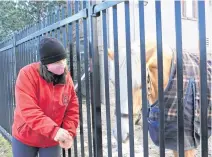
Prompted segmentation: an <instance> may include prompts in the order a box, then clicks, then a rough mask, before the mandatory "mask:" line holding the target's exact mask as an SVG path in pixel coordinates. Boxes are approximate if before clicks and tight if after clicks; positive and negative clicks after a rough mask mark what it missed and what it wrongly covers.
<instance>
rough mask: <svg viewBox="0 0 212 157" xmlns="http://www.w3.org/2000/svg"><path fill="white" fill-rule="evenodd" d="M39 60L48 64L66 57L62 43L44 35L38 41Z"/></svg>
mask: <svg viewBox="0 0 212 157" xmlns="http://www.w3.org/2000/svg"><path fill="white" fill-rule="evenodd" d="M39 54H40V61H41V63H42V64H44V65H46V64H50V63H54V62H57V61H60V60H62V59H65V58H67V53H66V51H65V48H64V46H63V45H62V43H61V42H60V41H59V40H57V39H56V38H50V37H44V38H43V39H42V40H41V41H40V43H39Z"/></svg>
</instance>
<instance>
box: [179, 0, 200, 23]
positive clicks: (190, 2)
mask: <svg viewBox="0 0 212 157" xmlns="http://www.w3.org/2000/svg"><path fill="white" fill-rule="evenodd" d="M181 5H182V17H183V18H186V19H197V16H198V15H197V14H198V11H197V9H198V8H197V1H196V0H182V1H181Z"/></svg>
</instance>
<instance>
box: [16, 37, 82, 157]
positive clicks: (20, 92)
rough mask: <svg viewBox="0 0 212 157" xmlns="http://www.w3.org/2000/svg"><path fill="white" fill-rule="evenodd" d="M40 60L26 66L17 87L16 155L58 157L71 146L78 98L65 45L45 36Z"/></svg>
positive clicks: (41, 45) (74, 132) (76, 117)
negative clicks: (69, 70)
mask: <svg viewBox="0 0 212 157" xmlns="http://www.w3.org/2000/svg"><path fill="white" fill-rule="evenodd" d="M39 54H40V62H36V63H32V64H29V65H27V66H25V67H23V68H22V69H21V70H20V72H19V74H18V77H17V81H16V86H15V100H16V109H15V112H14V123H13V127H12V136H13V138H12V150H13V157H36V156H37V154H39V156H40V157H59V156H60V154H61V148H60V147H62V148H65V149H68V148H70V147H71V146H72V141H73V138H74V137H75V136H76V129H77V127H78V121H79V110H78V99H77V96H76V93H75V90H74V84H73V81H72V78H71V76H70V74H69V72H68V68H67V64H66V58H67V54H66V52H65V48H64V47H63V46H62V44H61V43H60V42H59V41H58V40H57V39H54V38H48V37H45V38H43V39H42V40H41V42H40V44H39Z"/></svg>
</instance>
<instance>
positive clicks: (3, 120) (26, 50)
mask: <svg viewBox="0 0 212 157" xmlns="http://www.w3.org/2000/svg"><path fill="white" fill-rule="evenodd" d="M144 3H145V2H144V1H139V3H138V8H139V18H138V19H137V20H138V21H139V31H140V32H139V33H140V34H139V35H140V41H139V42H140V50H139V51H140V61H141V65H140V69H141V78H140V81H141V84H142V98H141V99H142V104H143V107H142V115H143V116H142V119H143V132H141V134H142V135H143V139H142V140H143V152H142V153H143V156H145V157H148V156H149V153H150V152H149V141H148V140H149V139H148V120H147V117H148V108H149V107H148V100H147V95H148V93H147V85H146V81H147V80H146V72H147V71H146V47H145V42H146V37H145V22H144V21H145V20H144V17H145V14H144ZM119 4H124V20H125V32H124V33H125V35H126V39H125V44H126V52H125V53H126V58H127V60H126V70H127V76H126V77H127V87H126V89H127V97H128V104H133V84H132V63H131V34H130V21H131V17H130V5H129V1H124V0H123V1H122V0H120V1H104V2H99V3H95V2H93V1H92V2H90V1H74V2H72V1H67V6H63V7H61V8H60V10H58V11H57V12H56V13H51V14H49V15H48V16H47V18H46V19H45V20H44V21H40V22H39V23H36V24H34V25H32V26H29V27H26V28H24V29H23V30H21V31H20V32H18V33H15V34H14V35H13V36H11V38H10V39H8V40H5V41H3V42H1V43H0V69H1V71H2V74H1V75H0V80H1V81H0V126H1V127H0V131H1V132H2V133H3V135H4V136H5V137H7V138H8V139H9V140H11V136H10V135H11V133H12V132H11V127H12V123H13V111H14V107H15V99H14V96H15V94H14V87H15V81H16V76H17V74H18V72H19V70H20V69H21V68H22V67H24V66H25V65H27V64H30V63H32V62H37V61H38V59H39V56H38V55H39V53H38V43H39V41H40V40H41V39H42V37H44V36H51V37H55V38H57V39H59V40H61V41H62V43H63V44H64V46H65V48H66V50H67V52H69V62H68V63H69V70H70V72H71V75H72V77H73V78H74V82H75V84H76V85H75V90H76V91H77V95H78V99H79V111H80V125H79V132H78V133H79V134H78V136H79V137H77V138H75V139H74V146H73V148H72V150H68V151H67V152H66V151H65V150H63V152H62V153H63V157H65V156H67V155H68V157H70V156H75V157H78V156H81V157H84V156H89V157H93V156H94V157H102V156H103V154H104V155H105V153H103V151H106V152H107V154H106V156H108V157H112V156H114V153H113V151H112V150H113V146H112V138H113V136H112V135H111V132H112V131H111V130H112V129H111V125H112V121H111V117H112V115H111V108H112V105H111V102H110V100H111V97H110V92H111V91H110V80H109V77H110V76H109V68H108V66H109V61H108V45H109V44H108V30H107V28H108V26H107V24H108V23H107V19H108V14H107V12H108V10H109V9H110V8H112V15H113V18H112V27H113V34H112V36H113V39H114V43H113V47H114V68H115V75H114V77H115V82H114V86H115V116H116V122H117V123H116V127H117V131H118V132H117V145H118V148H117V154H118V156H119V157H122V156H123V145H122V140H123V139H122V134H121V133H122V131H121V130H122V116H123V115H124V114H125V113H122V110H121V100H120V99H121V95H120V94H121V92H120V90H121V87H120V86H121V84H120V79H121V78H120V73H121V71H120V63H119V58H120V56H119V55H120V53H121V52H120V50H119V38H118V35H119V33H122V32H119V28H118V16H119V12H118V9H117V6H118V5H119ZM174 5H175V8H174V9H175V29H176V62H177V63H176V64H177V91H176V92H177V96H178V101H177V103H178V108H177V109H178V112H177V114H178V121H177V125H178V134H177V136H178V152H179V156H180V157H183V156H184V118H183V115H184V107H183V101H182V100H183V61H182V53H183V52H182V22H181V10H182V9H181V2H180V1H175V3H174ZM155 10H156V11H155V17H156V28H155V30H156V40H157V60H158V62H157V65H158V78H159V79H158V89H159V90H158V95H159V97H158V101H159V109H160V131H159V135H160V136H159V137H160V139H159V148H160V149H159V152H160V156H161V157H165V140H164V139H165V138H166V137H165V119H164V114H165V112H164V105H163V104H164V91H163V79H164V78H163V52H162V50H163V47H162V44H163V36H162V34H163V33H162V18H161V2H160V1H155ZM98 19H100V21H101V22H102V27H100V25H98V22H97V20H98ZM198 19H199V21H198V26H199V41H200V54H199V55H200V66H199V68H200V87H201V89H200V93H201V98H200V100H201V104H202V105H201V114H200V115H201V125H200V126H201V127H200V129H201V156H202V157H207V156H208V128H207V126H208V119H207V109H208V108H207V107H208V105H206V104H207V94H206V91H207V62H206V59H207V53H206V31H205V2H204V1H198ZM99 27H100V30H101V31H102V39H103V62H104V63H103V64H104V68H103V73H104V82H100V77H101V74H100V60H99V58H100V55H99V47H98V37H99V34H98V33H99V32H98V29H99ZM81 40H83V45H82V46H81V45H80V43H81ZM82 49H83V50H82ZM81 51H83V55H82V53H81ZM101 83H104V88H105V89H104V92H105V110H106V111H105V113H103V111H102V107H103V106H102V102H101V94H100V93H101V90H100V85H101ZM83 90H84V91H85V93H84V95H83V94H82V91H83ZM203 104H204V105H203ZM84 110H86V111H84ZM128 112H129V113H128V115H127V117H128V118H129V120H128V122H129V156H130V157H134V156H135V150H134V149H135V141H134V139H135V137H134V136H135V135H134V117H133V106H132V105H128ZM104 114H106V120H105V121H103V115H104ZM124 116H126V115H124ZM85 120H86V121H85ZM104 123H105V124H104ZM104 125H106V128H107V129H106V130H103V126H104ZM5 131H6V132H7V133H9V135H8V134H7V133H5ZM104 132H106V133H105V134H106V136H107V146H106V149H107V150H104V139H103V134H104Z"/></svg>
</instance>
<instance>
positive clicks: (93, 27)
mask: <svg viewBox="0 0 212 157" xmlns="http://www.w3.org/2000/svg"><path fill="white" fill-rule="evenodd" d="M93 4H94V5H95V3H93ZM93 7H94V6H93ZM90 9H94V8H90ZM90 11H91V12H90V13H91V15H90V35H91V40H90V41H91V52H92V65H93V84H92V85H93V93H95V94H93V107H94V109H93V111H94V112H93V114H94V132H95V142H96V143H95V144H96V145H94V148H95V149H96V150H95V151H96V154H95V155H96V157H102V156H103V154H102V153H103V152H102V124H101V123H102V117H101V100H100V98H101V95H100V73H99V72H100V71H99V53H98V41H97V40H98V36H97V19H96V17H95V16H96V15H95V14H93V10H90Z"/></svg>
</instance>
